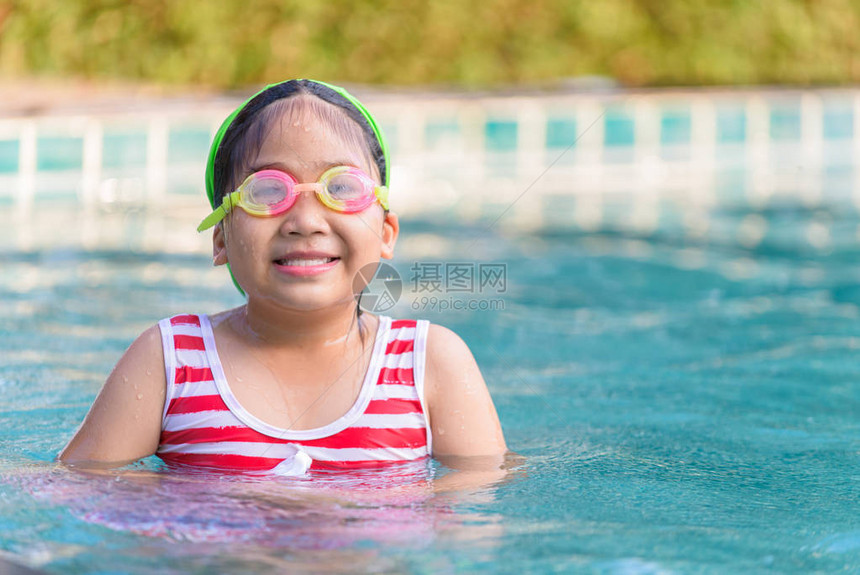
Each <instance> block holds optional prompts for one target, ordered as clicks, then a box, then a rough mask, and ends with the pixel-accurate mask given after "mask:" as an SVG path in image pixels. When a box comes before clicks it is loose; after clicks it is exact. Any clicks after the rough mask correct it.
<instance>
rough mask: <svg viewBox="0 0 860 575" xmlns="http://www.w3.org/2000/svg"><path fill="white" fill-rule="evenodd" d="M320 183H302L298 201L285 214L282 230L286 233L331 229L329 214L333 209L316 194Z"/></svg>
mask: <svg viewBox="0 0 860 575" xmlns="http://www.w3.org/2000/svg"><path fill="white" fill-rule="evenodd" d="M317 185H318V184H310V185H305V184H300V186H297V188H298V189H297V190H296V191H297V192H299V194H298V197H297V198H296V202H295V203H294V204H293V205H292V207H291V208H290V209H289V210H287V212H286V213H285V214H284V215H283V221H282V222H281V231H282V233H284V234H299V235H312V234H315V233H326V232H328V231H329V230H330V228H329V225H328V215H329V213H330V211H331V210H329V209H328V208H326V207H325V206H324V205H323V203H322V202H320V201H319V198H317V196H316V186H317Z"/></svg>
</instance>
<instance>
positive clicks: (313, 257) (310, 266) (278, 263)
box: [274, 252, 340, 277]
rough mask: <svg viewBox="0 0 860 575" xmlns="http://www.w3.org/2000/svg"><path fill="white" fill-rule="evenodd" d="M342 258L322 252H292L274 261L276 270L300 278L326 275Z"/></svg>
mask: <svg viewBox="0 0 860 575" xmlns="http://www.w3.org/2000/svg"><path fill="white" fill-rule="evenodd" d="M339 261H340V258H339V257H337V256H330V255H327V254H324V253H321V252H290V253H288V254H286V255H284V257H282V258H279V259H277V260H275V261H274V265H275V268H276V269H277V270H278V271H279V272H281V273H285V274H289V275H294V276H298V277H304V276H312V275H317V274H321V273H325V272H327V271H329V270H331V269H332V268H334V267H335V266H336V265H337V264H338V262H339Z"/></svg>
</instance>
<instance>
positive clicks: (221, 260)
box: [212, 222, 227, 266]
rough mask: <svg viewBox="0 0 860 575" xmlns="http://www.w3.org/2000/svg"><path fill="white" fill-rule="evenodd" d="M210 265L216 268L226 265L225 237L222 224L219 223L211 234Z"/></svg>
mask: <svg viewBox="0 0 860 575" xmlns="http://www.w3.org/2000/svg"><path fill="white" fill-rule="evenodd" d="M212 263H213V265H216V266H223V265H224V264H226V263H227V237H226V236H225V235H224V225H223V222H219V223H218V225H217V226H215V231H213V232H212Z"/></svg>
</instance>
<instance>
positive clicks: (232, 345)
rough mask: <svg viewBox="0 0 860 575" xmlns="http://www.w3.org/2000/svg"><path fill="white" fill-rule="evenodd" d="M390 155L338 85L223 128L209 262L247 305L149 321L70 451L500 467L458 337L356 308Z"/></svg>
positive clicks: (313, 463) (487, 404)
mask: <svg viewBox="0 0 860 575" xmlns="http://www.w3.org/2000/svg"><path fill="white" fill-rule="evenodd" d="M388 180H389V162H388V156H387V150H386V146H385V143H384V140H383V138H382V134H381V132H380V131H379V129H378V127H377V125H376V123H375V121H374V119H373V118H372V116H371V115H370V113H369V112H368V111H367V110H366V109H365V108H364V107H363V106H362V105H361V104H360V103H359V102H358V101H357V100H356V99H355V98H354V97H352V96H351V95H350V94H349V93H347V92H346V91H345V90H343V89H342V88H338V87H336V86H331V85H329V84H325V83H323V82H317V81H313V80H290V81H287V82H283V83H280V84H276V85H273V86H269V87H268V88H266V89H265V90H263V91H261V92H259V93H258V94H256V95H255V96H253V97H252V98H251V99H249V100H248V101H247V102H245V103H244V104H243V105H242V106H240V107H239V108H238V109H237V110H236V111H235V112H233V114H231V115H230V116H229V117H228V118H227V120H226V121H225V122H224V124H223V125H222V126H221V129H220V130H219V131H218V133H217V135H216V137H215V140H214V142H213V144H212V148H211V150H210V154H209V162H208V164H207V170H206V189H207V193H208V195H209V199H210V202H211V204H212V207H213V208H214V210H215V211H213V212H212V214H210V215H209V216H208V217H207V218H206V219H205V220H204V221H203V223H201V225H200V228H199V229H200V230H203V229H207V228H210V227H212V226H214V233H213V236H212V245H213V261H214V264H215V265H225V264H226V265H228V266H229V268H230V271H231V274H232V275H233V278H234V282H235V283H236V285H237V286H238V287H239V288H240V289H241V290H242V291H243V292H244V293H245V295H246V296H247V303H246V304H245V305H243V306H240V307H238V308H236V309H232V310H228V311H224V312H221V313H219V314H216V315H213V316H211V317H207V316H206V315H180V316H176V317H172V318H169V319H165V320H162V321H160V322H159V323H158V325H156V326H153V327H151V328H150V329H148V330H147V331H145V332H144V333H143V334H142V335H141V336H140V337H139V338H138V339H137V340H136V341H135V342H134V343H132V345H131V346H130V347H129V349H128V350H127V351H126V353H125V355H124V356H123V357H122V358H121V359H120V361H119V363H118V364H117V366H116V367H115V369H114V370H113V372H112V373H111V374H110V376H109V377H108V379H107V382H106V383H105V385H104V387H103V389H102V390H101V392H100V393H99V395H98V397H97V398H96V400H95V403H94V404H93V406H92V408H91V409H90V412H89V414H88V415H87V417H86V419H85V420H84V422H83V424H82V425H81V428H80V429H79V430H78V432H77V433H76V434H75V436H74V437H73V438H72V440H71V441H70V442H69V444H68V446H66V448H65V449H64V450H63V451H62V453H61V454H60V459H61V460H63V461H67V462H77V463H85V462H87V463H95V462H98V463H100V464H115V465H122V464H126V463H128V462H130V461H134V460H136V459H139V458H142V457H146V456H149V455H152V454H157V455H158V456H159V457H161V458H162V459H163V460H164V461H166V462H169V463H184V464H190V465H201V466H210V467H218V468H225V469H239V470H253V471H266V470H272V471H274V472H275V473H281V474H287V475H293V474H302V473H305V472H306V471H307V470H308V469H331V468H346V469H350V468H357V467H367V466H376V465H383V464H386V463H387V462H393V461H409V460H420V459H424V458H426V457H428V456H430V455H432V456H434V457H437V458H440V459H442V460H443V461H445V462H446V463H447V462H455V465H456V462H460V463H462V462H471V463H475V462H480V463H479V465H478V467H483V468H485V469H486V468H487V466H489V467H490V468H492V467H495V468H498V466H499V465H500V464H501V463H502V459H503V455H504V453H505V451H506V447H505V440H504V437H503V435H502V431H501V428H500V426H499V420H498V417H497V415H496V411H495V408H494V406H493V402H492V400H491V398H490V395H489V393H488V391H487V387H486V385H485V383H484V381H483V378H482V377H481V373H480V371H479V370H478V366H477V365H476V363H475V360H474V359H473V357H472V354H471V353H470V352H469V349H468V347H467V346H466V344H465V343H463V341H462V340H461V339H460V338H459V337H458V336H457V335H455V334H454V333H453V332H451V331H449V330H447V329H445V328H443V327H440V326H437V325H431V324H429V323H428V322H426V321H424V320H419V321H415V320H392V319H390V318H388V317H384V316H374V315H371V314H369V313H362V311H361V310H360V308H359V307H358V304H357V302H356V298H355V295H354V291H355V290H354V281H355V278H356V276H357V274H358V272H359V270H361V269H362V268H363V267H364V266H366V265H368V264H378V263H379V260H380V258H391V257H392V255H393V252H394V245H395V242H396V240H397V236H398V232H399V224H398V219H397V216H396V215H395V214H394V212H391V211H389V209H388V195H387V187H386V186H387V184H388Z"/></svg>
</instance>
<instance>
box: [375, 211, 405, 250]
mask: <svg viewBox="0 0 860 575" xmlns="http://www.w3.org/2000/svg"><path fill="white" fill-rule="evenodd" d="M398 234H400V221H399V220H398V219H397V214H395V213H394V212H388V213H387V214H385V220H384V221H383V222H382V252H381V253H380V255H381V256H382V257H383V258H385V259H387V260H390V259H391V258H393V257H394V244H396V243H397V236H398Z"/></svg>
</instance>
